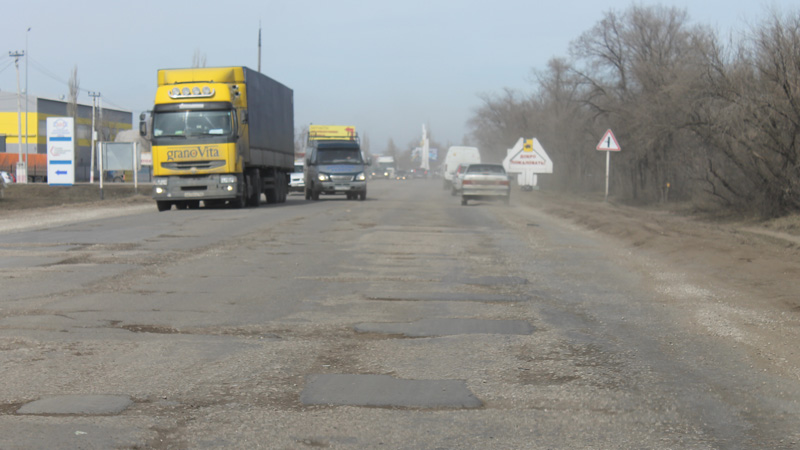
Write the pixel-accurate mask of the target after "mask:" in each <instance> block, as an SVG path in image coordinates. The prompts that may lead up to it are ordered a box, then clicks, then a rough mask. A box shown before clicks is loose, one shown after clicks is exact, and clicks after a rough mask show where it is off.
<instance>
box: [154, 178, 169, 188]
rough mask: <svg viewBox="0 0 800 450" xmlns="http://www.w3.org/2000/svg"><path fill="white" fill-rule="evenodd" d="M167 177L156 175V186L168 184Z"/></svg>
mask: <svg viewBox="0 0 800 450" xmlns="http://www.w3.org/2000/svg"><path fill="white" fill-rule="evenodd" d="M167 180H168V178H167V177H154V178H153V184H154V185H156V186H166V185H167Z"/></svg>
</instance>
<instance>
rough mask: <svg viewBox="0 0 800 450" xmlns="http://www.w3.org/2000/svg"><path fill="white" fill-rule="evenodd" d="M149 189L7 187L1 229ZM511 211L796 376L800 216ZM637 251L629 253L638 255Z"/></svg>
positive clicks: (123, 210) (557, 205)
mask: <svg viewBox="0 0 800 450" xmlns="http://www.w3.org/2000/svg"><path fill="white" fill-rule="evenodd" d="M149 193H150V186H147V185H145V186H139V190H138V192H136V191H134V188H133V186H132V185H128V184H110V185H106V186H105V189H104V193H103V199H102V200H101V199H100V192H99V187H98V186H97V185H96V184H95V185H88V184H87V185H76V186H72V187H50V186H46V185H41V184H40V185H12V186H9V187H7V188H6V189H5V192H4V195H3V198H0V232H4V231H10V230H15V229H25V228H28V229H30V228H39V227H42V226H48V225H53V224H57V223H68V222H70V221H74V220H77V219H86V218H102V217H111V216H119V215H125V214H134V213H140V212H146V211H155V205H154V204H153V201H152V199H151V198H150V196H149ZM513 204H526V205H529V206H531V207H534V208H538V209H540V210H542V211H544V212H546V213H547V214H550V215H553V216H557V217H560V218H563V219H566V220H569V221H571V222H573V223H575V224H577V225H579V226H581V227H584V228H586V229H589V230H592V231H593V232H596V233H599V234H600V235H603V236H607V237H608V238H609V239H614V240H615V244H616V245H617V246H618V248H620V249H621V250H623V251H624V250H630V252H631V253H632V254H633V253H635V254H636V255H642V258H643V259H646V260H647V261H650V262H652V267H647V268H644V269H642V270H643V271H649V274H648V276H649V277H650V278H651V279H653V280H655V281H654V289H655V290H656V291H657V292H662V293H663V300H662V301H664V302H671V303H672V304H673V305H679V306H680V307H683V308H685V309H686V311H687V315H686V317H687V318H688V319H687V322H688V324H687V326H691V327H694V330H695V331H696V332H698V333H702V334H707V335H712V336H718V337H720V338H721V339H729V340H731V344H732V345H742V346H743V348H745V349H746V351H747V352H748V353H750V354H751V355H752V357H753V361H754V364H757V365H758V366H759V367H763V368H764V369H765V370H770V371H776V372H779V373H782V374H783V375H784V376H789V377H792V378H795V379H800V350H797V349H796V342H798V340H800V215H795V216H791V217H786V218H782V219H778V220H773V221H770V222H758V221H755V220H743V219H739V220H732V219H731V218H724V219H721V218H719V217H710V216H707V215H706V216H699V215H696V214H690V213H689V212H687V211H689V209H688V208H686V207H683V206H681V205H676V204H669V205H664V206H659V207H653V208H635V207H630V206H625V205H620V204H616V203H614V202H604V201H603V199H602V196H599V197H584V198H582V197H577V196H569V195H561V194H555V193H551V192H545V191H537V192H530V193H524V194H523V193H516V194H513V196H512V205H513ZM634 250H635V252H634Z"/></svg>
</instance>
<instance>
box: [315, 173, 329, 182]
mask: <svg viewBox="0 0 800 450" xmlns="http://www.w3.org/2000/svg"><path fill="white" fill-rule="evenodd" d="M317 179H318V180H319V181H331V177H330V175H328V174H327V173H321V174H319V175H317Z"/></svg>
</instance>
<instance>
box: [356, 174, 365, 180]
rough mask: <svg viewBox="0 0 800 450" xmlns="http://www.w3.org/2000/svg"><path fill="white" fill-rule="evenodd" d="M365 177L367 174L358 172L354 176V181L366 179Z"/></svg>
mask: <svg viewBox="0 0 800 450" xmlns="http://www.w3.org/2000/svg"><path fill="white" fill-rule="evenodd" d="M366 179H367V176H366V175H364V172H361V173H360V174H358V175H356V177H355V180H356V181H366Z"/></svg>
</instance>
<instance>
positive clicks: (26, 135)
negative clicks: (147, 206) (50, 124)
mask: <svg viewBox="0 0 800 450" xmlns="http://www.w3.org/2000/svg"><path fill="white" fill-rule="evenodd" d="M30 31H31V27H28V31H26V32H25V164H26V166H27V164H28V119H30V116H29V115H28V59H30V57H31V54H30V53H28V33H29V32H30ZM36 136H37V137H38V136H39V130H38V127H37V130H36ZM37 142H38V139H37Z"/></svg>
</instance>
